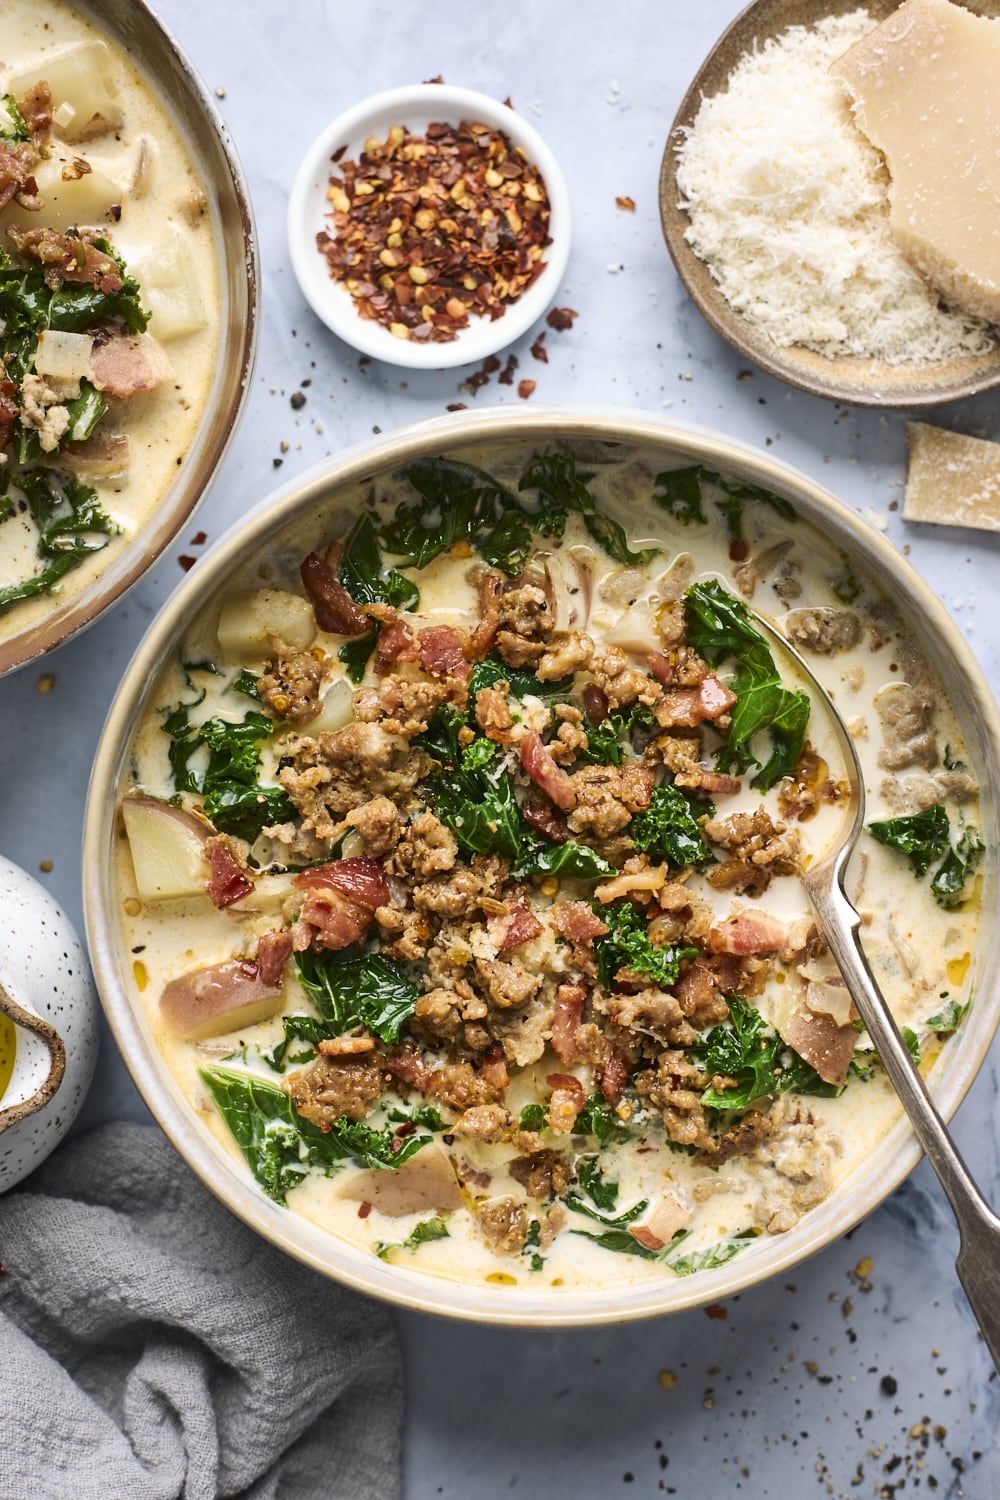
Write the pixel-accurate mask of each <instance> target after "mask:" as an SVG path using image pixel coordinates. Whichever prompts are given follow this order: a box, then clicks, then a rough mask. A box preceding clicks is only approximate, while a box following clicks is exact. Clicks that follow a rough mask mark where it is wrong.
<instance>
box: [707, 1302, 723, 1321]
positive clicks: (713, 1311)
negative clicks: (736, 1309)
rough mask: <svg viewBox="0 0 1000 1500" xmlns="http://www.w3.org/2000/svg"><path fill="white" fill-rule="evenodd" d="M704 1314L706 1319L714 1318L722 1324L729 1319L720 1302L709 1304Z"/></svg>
mask: <svg viewBox="0 0 1000 1500" xmlns="http://www.w3.org/2000/svg"><path fill="white" fill-rule="evenodd" d="M705 1314H706V1316H707V1317H709V1318H716V1319H718V1321H719V1322H722V1323H724V1322H725V1321H726V1319H727V1318H728V1317H729V1312H728V1310H727V1309H726V1308H724V1307H723V1305H722V1303H721V1302H710V1303H709V1304H708V1306H707V1307H706V1308H705Z"/></svg>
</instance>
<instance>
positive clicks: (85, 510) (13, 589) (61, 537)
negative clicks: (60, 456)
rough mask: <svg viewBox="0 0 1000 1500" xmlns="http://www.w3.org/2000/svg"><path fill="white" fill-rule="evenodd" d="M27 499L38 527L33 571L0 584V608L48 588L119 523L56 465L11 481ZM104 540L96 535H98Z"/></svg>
mask: <svg viewBox="0 0 1000 1500" xmlns="http://www.w3.org/2000/svg"><path fill="white" fill-rule="evenodd" d="M11 482H12V483H13V485H14V486H15V487H16V488H17V489H19V490H21V492H22V493H23V495H24V497H25V499H26V500H27V502H28V510H29V512H30V514H31V517H32V520H33V521H34V522H35V525H36V527H37V528H38V542H37V546H38V555H39V558H40V559H41V560H42V562H43V566H42V568H41V569H40V571H39V572H37V573H35V574H33V575H32V576H31V577H30V578H26V579H24V580H22V581H21V582H20V583H9V584H6V585H5V586H4V587H2V588H0V612H2V611H3V610H5V609H7V608H8V607H9V606H10V605H12V604H17V603H19V602H20V601H21V600H23V599H33V598H35V597H36V596H37V595H39V594H45V593H48V591H49V590H50V589H51V588H52V587H53V585H54V584H56V583H57V582H58V581H59V579H60V578H63V577H64V576H65V575H66V574H67V573H69V572H70V571H71V570H72V569H73V568H75V567H77V565H78V564H79V563H81V562H82V561H83V559H84V558H85V557H89V556H90V554H91V553H93V552H100V551H101V549H102V548H103V547H106V546H107V540H106V538H107V537H109V536H114V535H116V534H117V532H118V531H119V529H120V528H119V527H118V526H117V525H116V524H115V522H114V521H112V519H111V517H110V516H109V515H108V514H107V512H106V511H105V510H104V509H103V508H102V506H101V504H100V501H99V500H98V498H97V493H96V491H95V490H92V489H91V488H90V486H89V485H86V484H81V483H80V481H79V480H78V479H75V478H74V477H73V475H72V474H64V473H63V472H62V471H61V470H59V469H50V468H38V469H29V470H26V471H25V472H24V473H21V474H18V475H17V476H16V477H15V478H14V479H13V480H12V481H11ZM102 537H103V538H105V540H101V538H102Z"/></svg>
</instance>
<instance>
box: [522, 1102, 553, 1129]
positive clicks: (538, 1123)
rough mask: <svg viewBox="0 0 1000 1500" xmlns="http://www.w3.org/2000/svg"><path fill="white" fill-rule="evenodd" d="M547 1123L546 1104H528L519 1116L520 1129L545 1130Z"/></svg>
mask: <svg viewBox="0 0 1000 1500" xmlns="http://www.w3.org/2000/svg"><path fill="white" fill-rule="evenodd" d="M546 1123H547V1121H546V1118H545V1106H544V1104H526V1105H525V1106H524V1108H523V1109H522V1110H521V1113H520V1114H519V1115H518V1117H517V1128H518V1130H536V1131H539V1130H544V1129H545V1126H546Z"/></svg>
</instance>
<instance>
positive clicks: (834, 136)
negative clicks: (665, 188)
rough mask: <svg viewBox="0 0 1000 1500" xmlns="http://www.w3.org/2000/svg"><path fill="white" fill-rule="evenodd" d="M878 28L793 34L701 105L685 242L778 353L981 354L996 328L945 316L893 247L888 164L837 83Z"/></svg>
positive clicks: (742, 66) (858, 22)
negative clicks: (836, 70) (840, 70)
mask: <svg viewBox="0 0 1000 1500" xmlns="http://www.w3.org/2000/svg"><path fill="white" fill-rule="evenodd" d="M873 25H874V22H873V20H872V18H871V17H870V16H869V15H868V14H867V12H866V11H864V10H857V11H854V12H852V13H851V14H849V15H843V16H827V17H825V18H824V19H823V20H821V21H820V22H819V23H818V24H817V25H816V26H815V27H814V28H806V27H803V26H792V27H790V28H789V29H788V30H787V31H784V32H782V33H781V34H780V35H779V36H777V37H771V38H769V39H768V40H767V41H766V42H765V43H764V45H763V47H761V48H760V50H759V51H757V52H752V53H748V54H747V55H746V56H744V57H743V58H742V60H741V61H740V63H739V64H738V65H737V67H736V68H735V70H734V71H733V73H732V74H731V76H730V78H729V81H728V85H727V87H726V88H725V90H724V91H723V92H722V93H719V94H716V95H715V96H714V97H713V98H710V99H705V100H704V101H703V103H702V105H701V108H700V109H699V111H698V115H697V117H696V119H695V121H694V123H693V125H692V126H691V128H690V130H688V131H687V132H686V133H685V138H684V140H683V141H682V142H681V144H680V145H679V147H678V150H677V185H678V187H679V189H680V192H681V194H682V206H683V207H684V208H686V210H687V212H688V215H689V217H690V220H691V226H690V228H689V229H688V231H687V235H686V237H687V240H688V242H689V244H690V245H691V247H692V249H693V250H694V252H695V254H696V255H698V256H699V257H700V258H701V259H702V260H704V261H705V262H706V263H707V264H708V267H709V270H710V271H711V274H712V276H713V278H714V279H715V280H716V281H717V282H718V285H719V289H720V291H721V292H722V295H723V296H724V297H725V299H726V301H727V302H728V303H729V304H730V305H731V306H732V307H733V308H734V309H735V310H736V311H737V312H738V313H741V314H742V315H743V316H744V317H745V318H747V319H748V320H749V321H750V322H752V323H754V324H756V325H757V326H758V327H760V328H761V329H763V331H764V332H765V333H767V334H769V335H770V337H771V338H772V339H773V340H774V342H775V343H776V344H777V345H779V346H780V347H783V348H786V347H788V346H789V345H793V344H794V345H798V346H801V347H804V348H807V349H813V350H816V351H817V352H818V353H820V354H825V355H829V356H834V355H844V354H854V355H865V356H869V357H873V358H877V359H882V360H885V361H887V362H888V363H892V364H905V363H913V362H931V361H937V360H943V359H948V358H952V357H955V356H957V355H960V354H968V353H984V352H986V351H987V350H989V349H991V348H993V347H995V345H994V340H993V337H992V335H991V334H990V332H989V329H988V326H987V325H986V324H985V323H984V322H983V321H982V320H980V319H977V318H972V317H968V316H965V315H963V314H960V313H955V312H948V311H946V310H945V309H943V308H942V307H941V306H940V305H939V303H938V299H937V295H936V294H935V293H934V292H933V291H931V290H930V289H929V288H928V287H927V286H926V285H925V283H924V282H923V280H922V279H921V277H920V276H919V275H918V274H917V272H916V271H914V270H913V268H912V267H911V266H910V265H909V264H908V263H907V261H906V260H905V258H904V256H903V254H902V252H901V251H900V250H899V249H898V247H897V246H896V244H895V243H894V242H893V239H892V236H891V234H890V232H889V219H888V199H887V177H886V173H885V169H884V167H883V165H882V161H881V157H880V155H879V153H878V152H877V151H875V150H874V149H873V148H872V147H871V145H870V144H869V143H868V141H867V140H865V138H864V136H862V134H861V132H860V131H859V130H857V128H856V127H855V125H854V124H853V121H852V119H851V115H850V111H849V107H848V104H847V102H846V98H845V95H844V91H843V88H842V85H841V84H840V83H838V82H837V81H836V80H834V79H832V78H830V77H829V75H828V72H827V69H828V67H829V64H830V63H831V62H832V61H833V60H834V59H835V58H837V57H839V56H840V55H841V54H842V53H843V52H845V51H846V50H847V49H848V48H849V47H851V46H853V45H854V44H855V43H856V42H858V41H860V39H861V38H862V37H863V36H865V35H866V34H867V33H868V32H870V31H871V30H872V28H873Z"/></svg>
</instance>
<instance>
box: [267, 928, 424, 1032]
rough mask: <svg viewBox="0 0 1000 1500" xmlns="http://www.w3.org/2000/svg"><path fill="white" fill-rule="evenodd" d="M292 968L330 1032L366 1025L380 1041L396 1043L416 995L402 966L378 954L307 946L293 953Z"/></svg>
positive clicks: (411, 1012) (408, 1017) (409, 1015)
mask: <svg viewBox="0 0 1000 1500" xmlns="http://www.w3.org/2000/svg"><path fill="white" fill-rule="evenodd" d="M295 972H296V974H297V976H298V980H299V983H300V984H301V985H302V988H303V989H304V990H305V992H306V994H307V995H308V996H309V998H310V1000H312V1002H313V1004H314V1005H315V1006H316V1009H317V1010H318V1011H319V1013H320V1015H321V1016H322V1017H323V1019H324V1020H325V1021H329V1022H331V1023H332V1024H333V1026H334V1027H335V1028H336V1030H335V1032H334V1035H341V1034H342V1033H343V1032H345V1031H350V1030H351V1028H352V1027H354V1026H366V1027H367V1028H368V1030H369V1031H371V1032H374V1034H375V1035H376V1036H377V1037H378V1038H379V1040H380V1041H383V1042H397V1041H398V1040H399V1035H400V1032H401V1031H402V1029H403V1027H404V1026H405V1025H406V1023H407V1021H408V1020H409V1019H410V1017H411V1016H412V1014H413V1008H414V1006H415V1005H416V1003H417V998H418V996H419V994H420V991H419V990H418V988H417V986H416V985H415V984H414V983H413V981H412V980H411V979H410V978H409V977H408V975H407V974H406V972H405V970H404V969H403V967H402V965H400V964H398V963H395V962H393V960H392V959H389V958H384V957H383V955H382V954H381V953H366V954H364V955H362V956H361V957H360V958H359V957H356V956H348V952H347V950H346V949H345V950H338V951H324V952H317V951H315V950H314V949H311V948H307V949H306V950H305V952H303V953H297V954H296V955H295Z"/></svg>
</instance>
